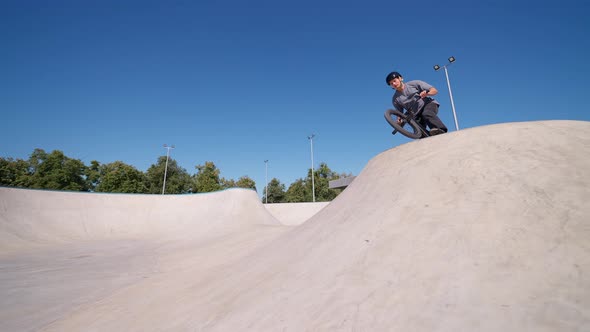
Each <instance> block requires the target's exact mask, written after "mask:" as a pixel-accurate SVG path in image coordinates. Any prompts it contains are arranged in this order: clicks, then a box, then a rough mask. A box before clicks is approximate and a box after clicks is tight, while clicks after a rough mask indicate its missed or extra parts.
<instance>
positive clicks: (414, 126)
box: [385, 109, 423, 139]
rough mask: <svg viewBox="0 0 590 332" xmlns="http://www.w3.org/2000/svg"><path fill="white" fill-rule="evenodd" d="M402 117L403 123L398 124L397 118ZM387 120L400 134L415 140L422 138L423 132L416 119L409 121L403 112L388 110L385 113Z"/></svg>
mask: <svg viewBox="0 0 590 332" xmlns="http://www.w3.org/2000/svg"><path fill="white" fill-rule="evenodd" d="M398 117H400V118H401V119H402V120H403V121H402V123H401V124H400V123H398V122H397V118H398ZM385 120H387V122H388V123H389V124H390V125H391V126H392V127H393V128H395V130H396V131H397V132H399V133H400V134H402V135H404V136H406V137H408V138H413V139H419V138H422V135H423V134H422V130H420V125H419V124H418V123H417V122H416V120H414V119H410V120H409V121H407V117H406V115H405V114H404V113H403V112H400V111H398V110H391V109H389V110H387V111H385Z"/></svg>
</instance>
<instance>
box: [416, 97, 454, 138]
mask: <svg viewBox="0 0 590 332" xmlns="http://www.w3.org/2000/svg"><path fill="white" fill-rule="evenodd" d="M437 114H438V105H437V104H436V103H428V104H427V105H426V106H424V108H423V109H422V119H421V120H420V124H421V125H422V126H423V127H424V128H426V126H428V128H430V130H432V129H434V128H438V129H442V130H444V131H445V133H446V132H447V131H448V129H447V126H445V124H444V123H443V122H442V121H441V120H440V118H439V117H438V115H437Z"/></svg>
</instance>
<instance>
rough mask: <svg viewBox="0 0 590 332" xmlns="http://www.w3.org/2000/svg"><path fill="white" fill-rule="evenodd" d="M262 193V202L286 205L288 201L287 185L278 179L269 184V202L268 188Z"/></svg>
mask: <svg viewBox="0 0 590 332" xmlns="http://www.w3.org/2000/svg"><path fill="white" fill-rule="evenodd" d="M264 189H265V190H264V192H263V193H262V202H263V203H266V202H267V201H268V203H284V202H285V199H286V192H285V185H284V184H282V183H281V181H279V180H278V179H277V178H273V179H272V180H270V182H269V184H268V200H267V197H266V188H264Z"/></svg>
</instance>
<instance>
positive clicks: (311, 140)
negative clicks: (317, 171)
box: [307, 134, 315, 203]
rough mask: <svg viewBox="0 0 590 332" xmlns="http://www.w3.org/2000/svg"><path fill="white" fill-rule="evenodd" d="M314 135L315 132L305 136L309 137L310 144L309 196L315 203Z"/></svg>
mask: <svg viewBox="0 0 590 332" xmlns="http://www.w3.org/2000/svg"><path fill="white" fill-rule="evenodd" d="M314 137H315V134H311V136H307V138H308V139H309V143H310V145H311V197H312V200H313V202H314V203H315V182H314V177H315V176H313V138H314Z"/></svg>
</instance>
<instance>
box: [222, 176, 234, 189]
mask: <svg viewBox="0 0 590 332" xmlns="http://www.w3.org/2000/svg"><path fill="white" fill-rule="evenodd" d="M219 181H220V183H221V188H222V189H229V188H235V187H237V185H236V181H234V180H233V179H226V178H221V180H219Z"/></svg>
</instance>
